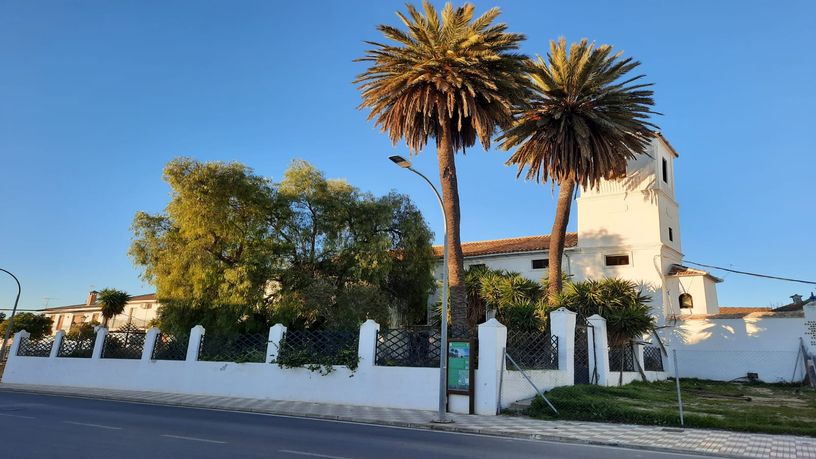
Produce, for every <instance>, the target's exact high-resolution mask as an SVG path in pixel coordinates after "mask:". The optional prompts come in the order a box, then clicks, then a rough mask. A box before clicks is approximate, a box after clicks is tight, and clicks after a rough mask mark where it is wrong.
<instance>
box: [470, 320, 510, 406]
mask: <svg viewBox="0 0 816 459" xmlns="http://www.w3.org/2000/svg"><path fill="white" fill-rule="evenodd" d="M506 346H507V327H505V326H504V325H502V324H501V323H499V321H498V320H496V319H490V320H488V321H487V322H485V323H483V324H481V325H479V369H478V370H476V381H471V384H475V386H474V394H473V395H474V397H476V400H474V405H475V409H476V414H481V415H493V416H495V415H496V409H497V407H498V405H499V397H500V396H501V394H499V378H500V376H501V372H502V371H504V362H502V357H503V353H502V350H504V349H505V347H506Z"/></svg>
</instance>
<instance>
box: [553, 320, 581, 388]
mask: <svg viewBox="0 0 816 459" xmlns="http://www.w3.org/2000/svg"><path fill="white" fill-rule="evenodd" d="M576 316H577V314H575V313H574V312H572V311H570V310H569V309H567V308H558V309H556V310H555V311H552V312H551V313H550V334H551V335H552V336H557V337H558V370H559V371H565V372H566V373H567V374H566V376H565V379H566V381H569V385H572V384H573V381H575V318H576Z"/></svg>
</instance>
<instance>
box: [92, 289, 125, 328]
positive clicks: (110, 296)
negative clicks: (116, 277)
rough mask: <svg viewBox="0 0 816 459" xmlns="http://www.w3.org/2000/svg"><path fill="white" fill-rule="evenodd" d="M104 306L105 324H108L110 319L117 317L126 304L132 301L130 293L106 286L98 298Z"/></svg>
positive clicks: (105, 325)
mask: <svg viewBox="0 0 816 459" xmlns="http://www.w3.org/2000/svg"><path fill="white" fill-rule="evenodd" d="M96 301H97V302H98V303H99V305H100V306H101V307H102V317H103V318H104V322H103V326H104V327H107V326H108V321H109V320H110V319H111V318H112V317H116V316H117V315H119V314H121V313H122V311H124V310H125V305H127V303H128V301H130V295H128V294H127V293H125V292H123V291H121V290H116V289H113V288H106V289H103V290H102V291H101V292H99V296H97V300H96Z"/></svg>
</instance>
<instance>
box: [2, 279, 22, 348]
mask: <svg viewBox="0 0 816 459" xmlns="http://www.w3.org/2000/svg"><path fill="white" fill-rule="evenodd" d="M0 271H3V272H4V273H6V274H8V275H9V276H11V277H12V278H13V279H14V282H17V298H15V299H14V308H13V309H12V310H11V316H10V317H9V320H8V325H7V326H6V333H5V335H4V336H3V345H2V346H0V359H2V358H3V357H4V356H5V355H6V342H7V341H8V338H9V335H10V334H11V329H12V328H13V327H14V314H15V313H16V312H17V303H18V302H19V301H20V291H21V289H20V280H19V279H17V276H15V275H14V274H12V273H11V272H10V271H6V270H5V269H3V268H0Z"/></svg>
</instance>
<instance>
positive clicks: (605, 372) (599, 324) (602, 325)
mask: <svg viewBox="0 0 816 459" xmlns="http://www.w3.org/2000/svg"><path fill="white" fill-rule="evenodd" d="M587 322H589V324H590V325H592V330H588V333H592V332H593V331H594V332H595V349H594V352H595V354H594V355H595V368H596V369H597V371H598V384H599V385H601V386H606V385H608V383H609V337H608V336H607V332H606V319H604V318H603V317H601V316H599V315H598V314H595V315H593V316H591V317H589V318H587ZM587 341H589V343H588V345H589V346H590V348H589V353H590V355H592V352H593V349H592V336H589V339H588V340H587ZM589 371H590V376H591V375H592V368H590V369H589Z"/></svg>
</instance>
